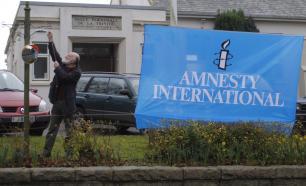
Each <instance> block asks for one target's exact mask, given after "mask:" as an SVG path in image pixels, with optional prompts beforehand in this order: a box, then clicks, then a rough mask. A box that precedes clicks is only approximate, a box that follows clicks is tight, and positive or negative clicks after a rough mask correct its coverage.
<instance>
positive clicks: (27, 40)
mask: <svg viewBox="0 0 306 186" xmlns="http://www.w3.org/2000/svg"><path fill="white" fill-rule="evenodd" d="M30 11H31V9H30V7H29V2H28V1H27V2H26V3H25V8H24V12H25V18H24V45H25V46H26V45H29V44H30V25H31V23H30ZM29 67H30V65H29V64H28V63H24V158H25V160H26V161H28V160H30V134H29V132H30V120H29V76H30V68H29Z"/></svg>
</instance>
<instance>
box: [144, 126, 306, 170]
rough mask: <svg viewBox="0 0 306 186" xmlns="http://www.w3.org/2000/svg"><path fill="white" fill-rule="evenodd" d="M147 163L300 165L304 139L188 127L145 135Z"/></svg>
mask: <svg viewBox="0 0 306 186" xmlns="http://www.w3.org/2000/svg"><path fill="white" fill-rule="evenodd" d="M149 139H150V142H149V148H148V149H149V151H148V153H147V155H146V157H147V158H148V159H149V161H153V162H156V161H157V162H160V163H165V164H168V165H220V164H221V165H229V164H244V165H272V164H304V163H305V162H306V137H302V136H299V135H293V136H288V135H286V134H284V133H280V132H277V130H271V129H267V128H264V127H263V126H261V125H254V124H251V123H241V124H235V125H223V124H217V123H209V124H206V125H204V124H199V123H191V124H189V125H186V126H183V127H181V126H180V127H177V126H175V125H172V126H171V127H169V128H165V129H161V130H155V131H151V132H149Z"/></svg>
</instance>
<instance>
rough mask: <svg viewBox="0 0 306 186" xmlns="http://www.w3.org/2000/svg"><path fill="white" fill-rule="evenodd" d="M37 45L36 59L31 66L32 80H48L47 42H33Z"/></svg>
mask: <svg viewBox="0 0 306 186" xmlns="http://www.w3.org/2000/svg"><path fill="white" fill-rule="evenodd" d="M34 44H35V45H37V46H38V47H39V54H38V58H37V61H36V62H35V63H34V64H33V65H31V66H32V70H31V71H32V80H33V81H40V80H49V66H50V65H49V52H48V43H34Z"/></svg>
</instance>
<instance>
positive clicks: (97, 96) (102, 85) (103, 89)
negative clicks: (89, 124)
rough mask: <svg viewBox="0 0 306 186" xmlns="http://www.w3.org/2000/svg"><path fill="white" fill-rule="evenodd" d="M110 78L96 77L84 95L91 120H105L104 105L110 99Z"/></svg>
mask: <svg viewBox="0 0 306 186" xmlns="http://www.w3.org/2000/svg"><path fill="white" fill-rule="evenodd" d="M108 83H109V78H108V77H94V78H93V79H92V81H91V82H90V83H89V85H88V88H87V91H86V92H85V93H84V94H83V95H84V99H85V101H84V102H85V104H84V107H85V109H86V112H87V116H88V118H89V119H93V120H99V119H103V116H104V115H103V114H104V104H105V103H106V100H107V98H108V95H107V94H106V93H107V86H108Z"/></svg>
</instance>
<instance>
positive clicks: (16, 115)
mask: <svg viewBox="0 0 306 186" xmlns="http://www.w3.org/2000/svg"><path fill="white" fill-rule="evenodd" d="M23 90H24V85H23V82H22V81H21V80H20V79H18V78H17V77H16V76H15V75H14V74H13V73H11V72H9V71H6V70H0V133H8V132H16V131H21V130H23V122H24V117H23V113H24V91H23ZM36 93H37V91H36V90H31V91H30V95H29V102H30V108H29V109H30V123H31V128H30V134H32V135H33V134H35V135H42V133H43V131H44V130H45V128H46V127H47V126H48V123H49V119H50V114H49V109H48V106H47V103H46V102H45V101H44V100H43V99H42V98H41V97H40V96H38V95H37V94H36Z"/></svg>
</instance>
